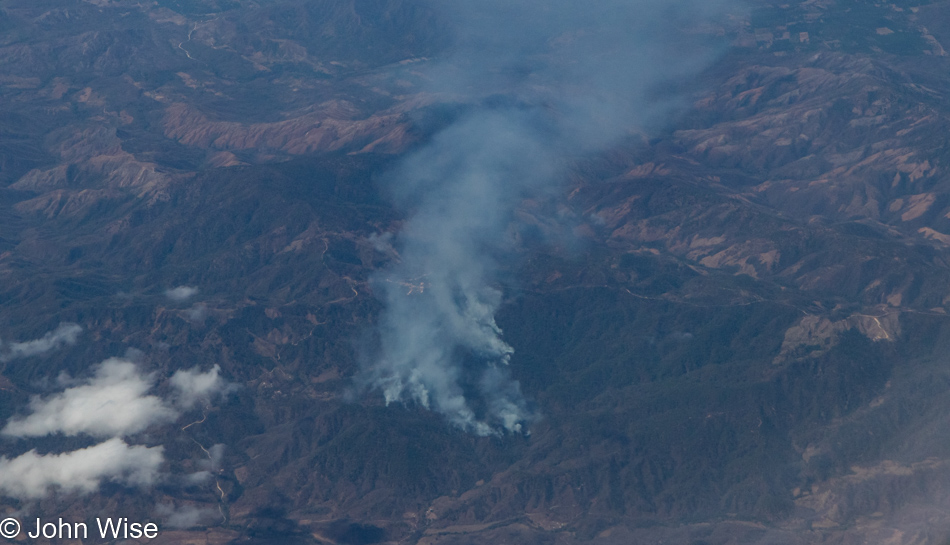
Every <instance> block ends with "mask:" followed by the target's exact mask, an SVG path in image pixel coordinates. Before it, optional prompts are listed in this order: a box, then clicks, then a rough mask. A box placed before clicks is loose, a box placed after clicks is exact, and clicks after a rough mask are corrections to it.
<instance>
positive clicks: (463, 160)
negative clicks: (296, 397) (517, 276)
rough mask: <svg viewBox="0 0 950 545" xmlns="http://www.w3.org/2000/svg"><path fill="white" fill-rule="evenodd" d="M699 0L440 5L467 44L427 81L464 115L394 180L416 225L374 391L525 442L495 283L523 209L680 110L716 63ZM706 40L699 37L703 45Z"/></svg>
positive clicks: (391, 304)
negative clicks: (586, 158)
mask: <svg viewBox="0 0 950 545" xmlns="http://www.w3.org/2000/svg"><path fill="white" fill-rule="evenodd" d="M721 7H722V6H721V5H719V4H717V3H716V2H694V1H691V0H682V1H668V0H662V1H661V0H623V1H621V0H603V1H599V2H580V1H575V0H544V1H539V0H528V1H515V2H512V1H510V0H504V1H502V0H487V1H484V2H462V1H459V0H444V1H441V2H438V3H437V5H436V9H438V10H440V11H441V13H442V15H443V16H444V19H445V20H446V21H448V23H449V24H450V25H451V27H452V29H453V32H454V34H455V36H456V37H457V40H456V43H455V45H454V47H453V48H452V49H451V52H450V53H449V54H448V55H447V56H446V57H445V58H443V59H442V60H440V61H438V62H435V63H433V64H432V65H430V66H429V67H428V68H424V69H423V71H424V73H425V74H424V75H425V76H426V77H427V78H428V79H429V81H431V85H432V89H431V90H432V91H437V92H441V93H444V94H446V95H448V96H455V97H459V100H460V101H461V102H464V103H467V106H466V113H464V114H461V115H460V116H459V117H458V119H457V120H456V121H455V122H453V123H452V124H451V125H450V126H448V127H447V128H445V129H443V130H442V131H441V132H439V133H438V134H436V135H435V136H434V137H433V138H432V139H431V141H430V142H429V143H428V144H426V145H425V146H423V147H422V148H421V149H419V150H417V151H415V152H413V153H411V154H410V155H408V156H407V157H406V158H404V160H403V161H402V162H401V164H400V165H399V166H398V167H397V168H396V169H395V171H394V172H393V173H391V175H390V176H389V181H390V185H391V191H392V193H393V196H394V198H395V202H396V203H397V205H398V206H400V207H401V208H402V209H403V210H404V211H406V212H407V213H408V216H409V219H408V220H407V221H406V223H405V224H404V227H403V229H402V232H401V233H399V235H398V236H397V237H396V240H395V242H394V246H395V248H396V250H397V251H398V255H399V259H398V261H397V262H396V263H395V264H394V265H392V266H391V267H390V268H389V269H388V270H386V271H384V272H383V273H381V274H380V275H378V277H377V278H376V279H375V286H376V288H375V289H376V291H377V293H379V295H380V297H381V298H382V300H383V302H384V303H385V310H384V311H383V313H382V315H381V316H380V321H379V325H378V331H377V333H378V341H379V352H378V354H377V356H376V357H375V358H374V359H373V361H372V363H371V364H370V365H368V368H367V370H366V375H365V376H366V378H367V380H368V382H369V383H370V384H371V385H372V386H373V387H375V388H378V389H380V390H382V392H383V394H384V396H385V399H386V402H387V403H390V402H396V401H401V402H416V403H419V404H421V405H422V406H424V407H427V408H429V409H432V410H435V411H437V412H439V413H442V414H444V415H445V416H446V417H447V418H448V419H449V420H450V421H451V422H452V423H453V424H455V425H457V426H459V427H460V428H462V429H465V430H467V431H470V432H473V433H476V434H479V435H490V434H497V433H503V432H504V431H508V432H518V431H523V427H524V426H525V424H526V423H529V422H530V421H531V420H532V419H534V418H535V415H534V413H533V411H532V410H531V409H530V407H529V404H528V402H527V401H526V400H525V397H524V396H523V395H522V392H521V388H520V386H519V384H518V382H517V381H515V380H513V379H512V378H511V376H510V374H509V371H508V368H507V367H508V363H509V361H510V359H511V357H512V354H513V353H514V349H513V348H512V346H511V345H510V344H509V343H508V342H506V340H505V339H504V338H503V332H502V331H501V329H500V328H499V327H498V325H497V324H496V322H495V314H496V312H497V311H498V308H499V306H500V305H501V302H502V288H501V287H500V286H499V285H498V284H499V280H498V277H497V271H498V268H499V264H500V263H501V262H502V260H506V259H510V258H511V256H510V253H511V250H512V248H511V244H510V241H509V239H510V237H509V236H508V232H509V227H510V226H511V224H512V222H514V212H515V209H516V207H517V206H518V205H519V203H520V202H521V201H523V200H524V199H525V198H530V197H535V196H538V195H540V194H546V193H550V192H551V191H554V190H556V189H557V188H558V187H559V186H560V183H561V181H562V179H563V178H564V176H565V170H566V167H567V164H568V162H569V160H570V158H571V157H579V156H581V155H584V154H590V153H596V152H597V151H602V150H604V149H605V148H606V147H608V146H611V145H614V144H616V143H617V142H618V141H619V140H620V139H622V138H623V137H625V136H628V135H630V134H633V133H634V132H635V131H637V130H639V128H640V127H641V126H642V124H643V123H644V122H646V121H656V120H657V118H658V116H660V115H662V114H663V113H665V112H668V111H669V107H670V106H671V105H673V103H672V101H671V99H670V98H669V97H668V96H667V95H668V94H669V93H663V92H662V91H661V89H660V87H659V86H660V85H661V84H666V83H668V82H670V81H671V80H672V79H674V78H682V77H683V76H686V75H688V74H690V73H692V72H693V71H695V70H696V69H698V68H699V67H701V66H703V65H704V63H705V62H706V61H708V59H709V57H710V55H709V53H708V49H706V48H703V47H700V45H701V44H700V41H701V40H700V39H698V38H696V37H693V38H690V37H689V35H687V34H684V33H683V32H681V29H683V28H686V27H695V23H697V22H700V21H701V20H702V18H706V17H711V16H713V15H714V14H715V13H718V12H719V10H720V9H721ZM694 36H695V35H694Z"/></svg>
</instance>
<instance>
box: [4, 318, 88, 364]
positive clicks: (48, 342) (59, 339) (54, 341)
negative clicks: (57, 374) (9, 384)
mask: <svg viewBox="0 0 950 545" xmlns="http://www.w3.org/2000/svg"><path fill="white" fill-rule="evenodd" d="M80 333H82V327H80V326H79V324H73V323H62V324H59V327H57V328H56V329H54V330H53V331H50V332H49V333H47V334H46V335H43V336H42V337H40V338H39V339H33V340H32V341H25V342H21V343H10V344H0V362H7V361H10V360H15V359H18V358H28V357H30V356H37V355H39V354H44V353H46V352H49V351H51V350H56V349H58V348H62V347H63V346H66V345H72V344H76V339H77V338H78V337H79V334H80Z"/></svg>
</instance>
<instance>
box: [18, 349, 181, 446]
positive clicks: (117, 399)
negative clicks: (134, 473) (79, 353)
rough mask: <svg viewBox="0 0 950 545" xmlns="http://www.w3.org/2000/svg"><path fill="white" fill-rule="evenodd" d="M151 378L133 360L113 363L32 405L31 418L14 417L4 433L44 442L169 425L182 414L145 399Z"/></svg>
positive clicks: (34, 400)
mask: <svg viewBox="0 0 950 545" xmlns="http://www.w3.org/2000/svg"><path fill="white" fill-rule="evenodd" d="M153 385H154V377H153V376H152V375H144V374H142V373H141V372H140V371H139V369H138V367H137V366H136V365H135V364H134V363H132V362H131V361H128V360H125V359H120V358H109V359H107V360H105V361H103V362H102V363H100V364H99V365H98V366H97V368H96V371H95V374H94V375H93V377H92V378H90V379H88V380H86V381H85V382H84V383H82V384H80V385H79V386H75V387H72V388H67V389H66V390H64V391H63V392H61V393H59V394H55V395H52V396H48V397H45V398H44V397H40V396H34V397H33V398H32V399H31V400H30V412H31V414H30V415H29V416H26V417H23V418H14V419H12V420H10V422H9V423H7V425H6V426H5V427H4V428H3V430H2V431H0V433H2V434H3V435H8V436H14V437H42V436H44V435H50V434H54V433H63V434H65V435H78V434H81V433H85V434H89V435H92V436H94V437H119V436H123V435H130V434H133V433H138V432H140V431H143V430H144V429H145V428H147V427H149V426H151V425H153V424H159V423H165V422H171V421H174V420H175V419H176V418H177V417H178V412H177V411H176V410H175V409H173V408H172V407H170V406H168V405H167V404H166V403H165V402H164V401H163V400H162V399H161V398H159V397H158V396H154V395H147V392H148V391H149V390H150V389H151V388H152V386H153Z"/></svg>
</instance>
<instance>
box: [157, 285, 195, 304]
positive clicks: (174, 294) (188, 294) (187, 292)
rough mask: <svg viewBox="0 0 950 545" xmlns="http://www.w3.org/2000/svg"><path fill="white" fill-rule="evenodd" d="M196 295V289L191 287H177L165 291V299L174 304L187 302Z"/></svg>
mask: <svg viewBox="0 0 950 545" xmlns="http://www.w3.org/2000/svg"><path fill="white" fill-rule="evenodd" d="M197 294H198V288H195V287H192V286H178V287H177V288H171V289H168V290H165V297H168V298H169V299H171V300H172V301H176V302H182V301H187V300H188V299H191V298H192V297H194V296H195V295H197Z"/></svg>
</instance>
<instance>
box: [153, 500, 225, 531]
mask: <svg viewBox="0 0 950 545" xmlns="http://www.w3.org/2000/svg"><path fill="white" fill-rule="evenodd" d="M156 514H158V516H159V517H161V518H162V519H163V520H164V521H165V523H164V524H163V525H162V526H163V527H167V528H177V529H184V528H194V527H195V526H204V525H206V524H208V523H211V522H217V521H218V520H221V515H220V513H219V512H218V511H217V510H214V509H207V508H199V507H194V506H191V505H183V506H181V507H175V506H174V505H169V504H163V505H159V506H158V508H157V509H156Z"/></svg>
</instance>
